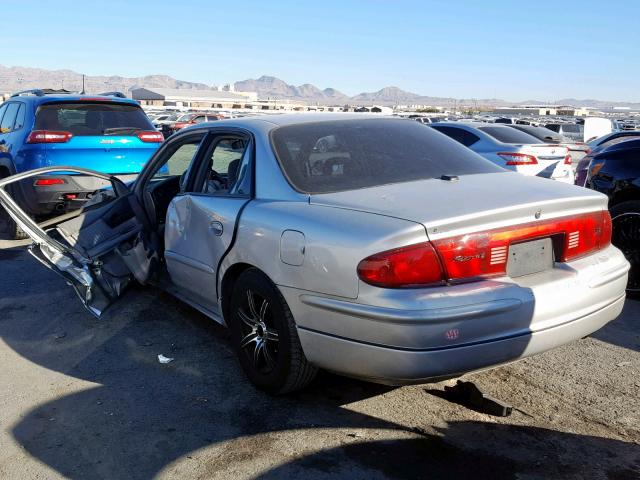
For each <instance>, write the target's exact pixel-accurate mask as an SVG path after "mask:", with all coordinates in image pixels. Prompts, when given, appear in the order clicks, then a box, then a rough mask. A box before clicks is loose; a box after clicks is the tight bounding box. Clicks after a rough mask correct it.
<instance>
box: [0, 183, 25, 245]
mask: <svg viewBox="0 0 640 480" xmlns="http://www.w3.org/2000/svg"><path fill="white" fill-rule="evenodd" d="M0 178H2V177H0ZM0 231H1V232H3V233H5V235H6V236H7V237H8V238H9V240H25V239H27V238H29V235H27V234H26V233H25V232H24V230H22V229H21V228H20V227H19V226H18V224H17V223H16V222H14V221H13V218H11V216H10V215H9V214H8V213H7V211H6V210H5V209H4V208H2V207H0Z"/></svg>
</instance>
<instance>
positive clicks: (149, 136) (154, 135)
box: [137, 131, 164, 143]
mask: <svg viewBox="0 0 640 480" xmlns="http://www.w3.org/2000/svg"><path fill="white" fill-rule="evenodd" d="M137 137H138V138H139V139H140V140H142V141H143V142H145V143H162V142H163V141H164V136H163V135H162V134H161V133H160V132H147V131H144V132H138V135H137Z"/></svg>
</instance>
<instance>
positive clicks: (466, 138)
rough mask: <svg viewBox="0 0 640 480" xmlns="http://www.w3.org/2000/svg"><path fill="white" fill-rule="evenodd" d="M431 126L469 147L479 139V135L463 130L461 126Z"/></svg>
mask: <svg viewBox="0 0 640 480" xmlns="http://www.w3.org/2000/svg"><path fill="white" fill-rule="evenodd" d="M433 128H435V129H436V130H438V131H439V132H442V133H444V134H445V135H446V136H447V137H450V138H452V139H454V140H456V141H457V142H459V143H461V144H462V145H464V146H465V147H470V146H471V145H473V144H474V143H476V142H477V141H478V140H480V137H478V136H476V135H474V134H473V133H471V132H467V131H466V130H463V129H461V128H455V127H438V126H434V127H433Z"/></svg>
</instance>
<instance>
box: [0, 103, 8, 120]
mask: <svg viewBox="0 0 640 480" xmlns="http://www.w3.org/2000/svg"><path fill="white" fill-rule="evenodd" d="M8 106H9V104H8V103H5V104H4V105H2V106H1V107H0V122H2V117H4V112H6V111H7V107H8Z"/></svg>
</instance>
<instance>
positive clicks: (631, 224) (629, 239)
mask: <svg viewBox="0 0 640 480" xmlns="http://www.w3.org/2000/svg"><path fill="white" fill-rule="evenodd" d="M611 221H612V225H613V236H612V239H611V243H613V245H615V246H616V247H618V248H619V249H620V250H621V251H622V253H624V256H625V257H626V258H627V260H628V261H629V263H630V264H631V270H630V271H629V282H628V283H627V294H628V295H629V296H633V297H638V296H640V200H633V201H629V202H622V203H618V204H617V205H614V206H613V207H612V208H611Z"/></svg>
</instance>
